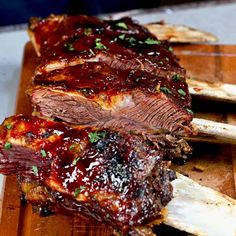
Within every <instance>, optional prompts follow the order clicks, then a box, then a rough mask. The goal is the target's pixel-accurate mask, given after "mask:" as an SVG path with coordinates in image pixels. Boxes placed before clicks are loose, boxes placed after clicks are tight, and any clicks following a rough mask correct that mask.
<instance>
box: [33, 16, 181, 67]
mask: <svg viewBox="0 0 236 236" xmlns="http://www.w3.org/2000/svg"><path fill="white" fill-rule="evenodd" d="M119 24H121V25H122V24H123V27H120V26H118V25H119ZM124 26H125V27H124ZM33 32H34V33H35V37H36V42H37V43H38V44H39V45H40V48H41V49H40V52H41V54H42V59H41V62H42V65H43V64H45V63H46V64H47V63H49V62H50V61H51V60H59V61H60V60H62V59H63V60H65V59H66V60H68V61H71V60H75V59H76V58H78V59H79V58H83V59H86V58H92V57H95V56H96V55H98V54H99V53H100V52H101V51H103V52H106V53H109V54H110V55H113V56H116V57H118V58H124V59H138V60H148V61H150V63H154V64H155V65H156V66H157V67H160V68H170V67H177V68H181V67H180V66H179V64H178V62H177V59H176V58H175V56H174V55H173V53H172V52H171V51H170V50H169V44H168V43H167V42H165V41H158V40H157V39H156V37H155V36H154V35H152V34H151V33H150V32H149V31H147V30H146V29H145V28H144V27H142V26H140V25H139V24H136V23H135V22H133V21H132V20H131V19H130V18H122V19H120V20H116V21H102V20H99V19H97V18H95V17H88V16H64V19H63V20H62V21H55V20H54V21H52V20H50V18H49V20H48V19H44V20H42V21H40V22H39V23H38V24H37V26H36V27H35V28H34V29H33ZM96 40H101V41H100V43H101V44H102V45H103V46H104V47H97V46H98V45H97V43H96ZM101 44H100V45H101ZM68 45H69V47H68Z"/></svg>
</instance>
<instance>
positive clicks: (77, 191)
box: [74, 186, 86, 198]
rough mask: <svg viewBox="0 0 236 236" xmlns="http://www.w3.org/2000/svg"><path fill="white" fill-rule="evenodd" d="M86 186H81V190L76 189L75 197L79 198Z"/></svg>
mask: <svg viewBox="0 0 236 236" xmlns="http://www.w3.org/2000/svg"><path fill="white" fill-rule="evenodd" d="M85 188H86V187H85V186H80V187H79V188H76V189H75V191H74V197H75V198H77V197H78V196H79V194H80V193H81V192H82V191H83V190H85Z"/></svg>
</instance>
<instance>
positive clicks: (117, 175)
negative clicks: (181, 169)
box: [0, 115, 171, 226]
mask: <svg viewBox="0 0 236 236" xmlns="http://www.w3.org/2000/svg"><path fill="white" fill-rule="evenodd" d="M7 124H11V128H10V129H8V128H7ZM95 132H96V135H94V134H95ZM11 138H14V139H15V140H22V139H24V140H25V143H24V145H25V146H26V147H27V146H28V147H29V148H31V149H33V150H34V153H33V154H32V155H31V156H30V157H28V159H30V158H33V159H35V160H37V163H38V164H37V165H35V166H34V168H32V166H28V165H29V163H28V162H25V156H24V154H25V153H24V152H23V153H21V152H19V151H18V152H16V149H14V148H17V147H15V146H14V144H13V146H12V147H11V148H10V149H7V150H4V148H3V147H4V145H5V143H6V142H8V141H9V140H11ZM0 146H1V152H2V153H3V156H11V155H9V154H7V153H8V152H13V153H15V154H17V158H16V159H14V156H12V157H11V160H8V161H10V162H9V163H8V164H7V163H6V160H5V168H6V170H7V168H8V165H9V164H10V163H14V160H15V161H17V165H18V166H19V167H21V166H22V168H23V167H24V168H25V170H24V171H23V172H18V174H19V173H21V174H23V175H24V174H27V173H28V175H29V176H30V178H31V179H33V180H34V181H38V182H39V184H45V183H47V181H48V180H53V181H54V182H55V183H56V184H57V185H56V187H55V189H54V188H53V187H52V190H54V191H57V190H58V189H62V190H60V191H59V192H61V193H63V194H64V196H67V197H69V198H70V199H72V200H76V198H77V197H78V196H79V195H80V194H82V195H83V200H79V202H80V201H82V203H83V204H84V206H85V207H86V206H88V209H89V208H91V207H92V208H91V212H92V211H93V209H96V208H94V207H95V205H96V204H98V203H99V205H100V208H101V209H104V212H103V213H101V212H100V216H101V217H102V219H103V220H106V221H112V219H116V221H117V222H125V223H126V224H129V225H136V224H140V223H141V222H143V221H145V220H147V219H150V218H153V217H155V216H156V215H157V214H158V212H159V211H160V209H161V206H160V205H159V204H157V205H156V203H155V202H154V201H156V199H157V198H159V197H160V194H162V192H161V189H159V188H158V189H155V190H154V189H153V187H152V188H151V189H150V187H149V184H150V183H149V180H148V179H145V178H144V179H143V177H142V175H143V173H145V171H144V169H145V168H147V166H146V165H147V163H148V162H150V163H153V162H155V163H156V165H157V167H156V170H158V171H160V173H162V171H164V169H165V168H166V167H165V164H163V163H164V162H163V161H162V157H161V156H162V154H161V152H160V151H157V150H156V149H155V147H154V146H153V145H152V144H150V143H148V142H147V141H144V140H143V139H142V138H141V137H139V136H131V135H128V134H126V135H123V134H121V133H118V132H113V131H110V130H95V129H93V128H79V127H78V128H72V127H69V126H67V125H65V124H64V123H58V122H53V121H48V120H43V119H39V118H37V117H31V118H29V117H24V116H21V115H20V116H15V117H12V118H8V119H7V120H6V121H5V122H4V124H3V125H2V127H1V131H0ZM6 154H7V155H6ZM21 155H22V157H21ZM3 156H2V157H1V159H2V158H3ZM20 158H23V160H22V162H21V161H20ZM146 162H147V163H146ZM156 165H155V166H156ZM1 168H2V167H1ZM1 168H0V169H1ZM36 168H37V172H35V171H33V169H36ZM149 168H150V167H149ZM163 168H164V169H163ZM20 169H21V168H19V170H20ZM26 170H27V171H26ZM15 171H16V170H15ZM143 171H144V172H143ZM4 173H6V172H4ZM14 173H15V172H14ZM147 173H148V175H150V174H149V172H147ZM154 173H155V172H154ZM163 173H164V172H163ZM157 178H159V177H157ZM163 178H167V180H168V178H169V177H168V175H166V176H165V175H164V176H163ZM169 187H170V186H169ZM160 188H161V187H160ZM165 188H166V186H165ZM149 190H150V191H151V192H150V193H149V192H148V191H149ZM153 191H154V192H153ZM155 191H156V192H155ZM143 194H144V195H145V194H150V196H151V198H150V196H149V197H148V199H149V200H148V201H146V200H145V197H143ZM165 194H166V193H165ZM101 197H102V198H101ZM170 197H171V195H170ZM84 198H85V200H84ZM143 198H144V199H143ZM169 200H170V198H169V197H168V201H169ZM152 201H153V202H152ZM163 201H166V200H163ZM168 201H167V202H168ZM86 204H87V205H86ZM94 204H95V205H94ZM140 204H141V205H140ZM163 204H166V203H163ZM138 209H139V210H138ZM141 209H142V210H141ZM95 212H96V210H95ZM91 214H92V213H91ZM106 217H108V218H109V219H106ZM118 224H120V223H118ZM121 226H123V225H121Z"/></svg>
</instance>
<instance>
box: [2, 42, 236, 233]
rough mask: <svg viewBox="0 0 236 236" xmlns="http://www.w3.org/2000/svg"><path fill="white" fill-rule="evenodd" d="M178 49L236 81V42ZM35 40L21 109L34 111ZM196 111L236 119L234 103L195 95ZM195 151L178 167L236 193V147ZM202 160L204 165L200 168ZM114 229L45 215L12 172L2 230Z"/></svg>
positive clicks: (216, 75) (203, 69)
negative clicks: (25, 197) (30, 94)
mask: <svg viewBox="0 0 236 236" xmlns="http://www.w3.org/2000/svg"><path fill="white" fill-rule="evenodd" d="M174 52H175V53H176V55H177V56H178V57H179V58H180V64H181V65H182V66H183V67H184V68H186V69H187V71H188V73H189V75H190V76H191V77H193V78H198V79H201V80H207V81H223V82H227V83H236V68H235V65H236V46H234V45H231V46H224V45H197V44H196V45H189V44H184V45H176V46H175V47H174ZM36 60H37V58H36V55H35V53H34V50H33V47H32V45H31V43H27V44H26V47H25V54H24V60H23V64H22V74H21V78H20V83H19V94H18V100H17V107H16V113H17V114H19V113H23V114H30V113H31V111H32V109H31V105H30V103H29V101H28V98H27V96H26V95H25V91H26V90H27V89H28V88H29V87H30V84H31V77H32V74H33V71H34V68H35V65H36ZM193 110H194V111H195V112H196V113H195V117H202V118H207V119H212V120H216V121H221V122H228V123H232V124H236V113H235V109H234V106H233V105H226V104H222V103H215V102H210V101H201V100H195V99H193ZM192 145H193V148H194V151H193V156H192V157H191V158H190V159H189V161H188V162H187V163H186V164H185V165H183V166H177V165H176V166H175V165H173V168H175V169H176V170H178V171H180V172H182V173H184V174H186V175H188V176H189V177H190V178H192V179H194V180H196V181H197V182H199V183H201V184H203V185H205V186H209V187H212V188H214V189H216V190H218V191H220V192H222V193H225V194H227V195H229V196H231V197H233V198H236V192H235V187H236V184H235V183H236V182H235V180H236V147H234V146H230V145H218V144H204V143H194V144H192ZM198 166H200V167H201V169H202V170H203V171H199V170H197V169H198V168H196V167H198ZM111 234H112V230H111V229H110V228H108V227H106V226H104V225H100V224H95V223H92V222H86V221H83V220H81V219H79V218H75V217H74V218H73V217H67V216H62V215H54V216H50V217H45V218H42V217H39V216H38V215H37V214H35V213H33V212H32V207H31V205H29V204H26V205H21V203H20V193H19V189H18V186H17V182H16V178H15V177H7V178H6V187H5V193H4V200H3V210H2V219H1V223H0V235H10V236H14V235H26V236H32V235H33V236H34V235H36V236H41V235H42V236H51V235H52V236H54V235H58V236H62V235H63V236H67V235H73V236H75V235H79V236H93V235H96V236H106V235H111Z"/></svg>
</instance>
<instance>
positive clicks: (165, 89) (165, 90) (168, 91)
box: [160, 87, 172, 94]
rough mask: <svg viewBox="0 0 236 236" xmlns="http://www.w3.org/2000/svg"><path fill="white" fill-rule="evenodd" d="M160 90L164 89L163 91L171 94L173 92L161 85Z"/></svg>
mask: <svg viewBox="0 0 236 236" xmlns="http://www.w3.org/2000/svg"><path fill="white" fill-rule="evenodd" d="M160 91H162V92H163V93H166V94H171V93H172V92H171V91H170V89H169V88H167V87H160Z"/></svg>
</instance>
